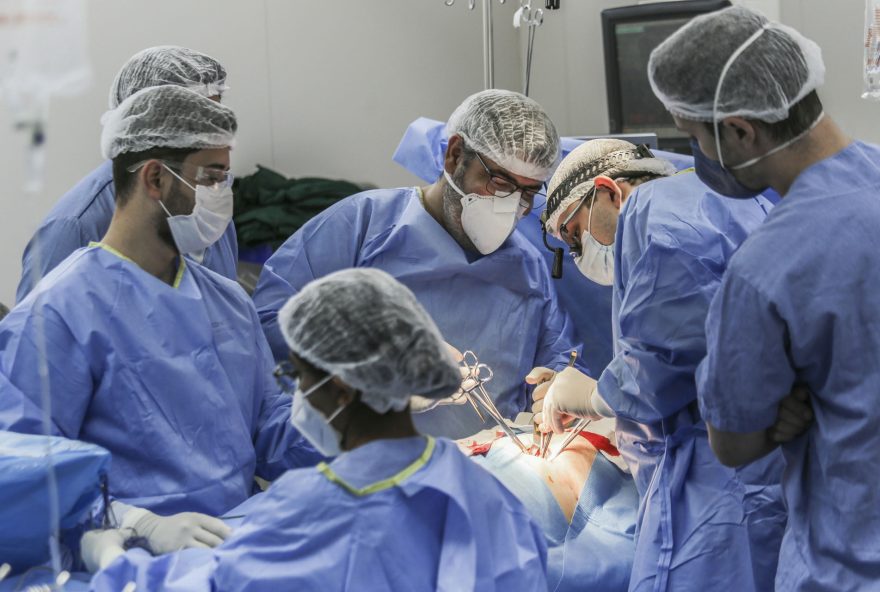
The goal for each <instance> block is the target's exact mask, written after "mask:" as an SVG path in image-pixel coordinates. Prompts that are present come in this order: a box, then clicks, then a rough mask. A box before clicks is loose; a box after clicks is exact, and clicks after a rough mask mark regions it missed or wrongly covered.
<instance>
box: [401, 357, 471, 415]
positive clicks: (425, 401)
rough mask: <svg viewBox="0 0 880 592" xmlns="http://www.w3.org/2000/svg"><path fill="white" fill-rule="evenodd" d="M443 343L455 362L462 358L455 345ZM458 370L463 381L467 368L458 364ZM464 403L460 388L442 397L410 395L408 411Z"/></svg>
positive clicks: (465, 399) (424, 410) (421, 410)
mask: <svg viewBox="0 0 880 592" xmlns="http://www.w3.org/2000/svg"><path fill="white" fill-rule="evenodd" d="M444 345H446V349H447V350H449V353H450V354H452V359H453V360H455V362H456V363H459V362H461V361H462V360H463V359H464V354H462V353H461V352H460V351H458V349H457V348H456V347H455V346H453V345H450V344H448V343H446V342H444ZM459 371H460V372H461V378H462V381H464V378H465V377H466V376H467V375H468V374H467V369H465V368H464V367H463V366H461V365H459ZM463 386H471V385H463ZM465 403H467V398H466V397H465V396H464V393H463V392H462V391H461V390H459V391H456V392H455V394H453V395H451V396H449V397H444V398H443V399H429V398H427V397H422V396H421V395H412V396H411V397H410V398H409V411H410V413H424V412H426V411H430V410H431V409H434V408H436V407H439V406H441V405H464V404H465Z"/></svg>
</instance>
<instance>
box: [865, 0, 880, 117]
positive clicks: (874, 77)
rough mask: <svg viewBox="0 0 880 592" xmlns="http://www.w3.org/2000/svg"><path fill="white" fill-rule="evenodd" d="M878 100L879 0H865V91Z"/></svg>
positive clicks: (870, 97) (879, 61)
mask: <svg viewBox="0 0 880 592" xmlns="http://www.w3.org/2000/svg"><path fill="white" fill-rule="evenodd" d="M862 98H863V99H874V100H875V101H880V0H865V93H864V94H863V95H862Z"/></svg>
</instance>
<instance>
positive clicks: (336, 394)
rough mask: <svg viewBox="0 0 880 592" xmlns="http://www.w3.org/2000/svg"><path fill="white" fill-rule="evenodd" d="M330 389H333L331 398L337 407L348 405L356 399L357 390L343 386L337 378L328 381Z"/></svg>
mask: <svg viewBox="0 0 880 592" xmlns="http://www.w3.org/2000/svg"><path fill="white" fill-rule="evenodd" d="M330 387H331V388H332V389H333V398H334V399H335V400H336V404H337V405H339V406H342V405H349V404H350V403H351V402H352V401H354V400H355V398H356V397H357V389H355V388H354V387H352V386H350V385H347V384H345V382H343V381H342V379H341V378H339V377H338V376H334V377H333V378H332V379H331V380H330Z"/></svg>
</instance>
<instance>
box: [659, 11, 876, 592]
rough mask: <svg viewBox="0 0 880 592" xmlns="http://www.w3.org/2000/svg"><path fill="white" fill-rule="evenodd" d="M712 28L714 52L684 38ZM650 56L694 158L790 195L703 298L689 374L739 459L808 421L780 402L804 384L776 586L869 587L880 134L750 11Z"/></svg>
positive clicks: (718, 434) (798, 49) (711, 173)
mask: <svg viewBox="0 0 880 592" xmlns="http://www.w3.org/2000/svg"><path fill="white" fill-rule="evenodd" d="M710 39H711V40H713V45H714V47H713V52H711V53H710V52H705V54H704V53H703V52H702V51H686V52H683V50H682V48H683V47H688V48H701V47H705V44H706V43H708V42H709V40H710ZM717 39H723V40H724V43H722V44H717V43H714V40H717ZM652 62H653V64H654V68H653V71H652V73H651V76H652V78H653V79H654V88H655V92H656V93H657V94H658V96H659V97H660V98H661V100H662V101H663V103H664V104H665V105H666V106H667V108H668V109H669V110H670V111H671V112H672V113H673V115H674V116H675V118H676V123H677V125H678V126H679V127H680V128H681V129H682V130H684V131H685V132H686V133H688V134H690V135H691V136H692V137H693V138H694V139H695V140H696V141H695V144H697V147H698V149H699V151H700V153H701V154H704V156H703V157H701V158H700V159H698V162H697V170H698V172H702V174H703V175H704V176H706V177H707V178H708V179H710V181H711V182H712V183H714V184H716V185H718V188H719V191H721V192H723V193H724V194H725V195H730V196H739V197H743V196H746V195H748V194H749V193H754V192H755V190H756V189H759V188H761V187H766V186H768V185H769V186H771V187H773V188H774V189H776V190H777V191H778V192H779V193H780V194H781V195H782V196H783V198H782V201H781V203H780V204H779V205H777V206H776V208H775V209H774V210H773V211H772V212H771V213H770V215H769V216H768V218H767V220H766V221H765V222H764V224H763V225H761V227H759V228H758V230H756V231H755V232H754V233H753V234H752V235H751V236H749V238H748V239H747V240H746V241H745V242H744V243H743V245H742V247H741V248H740V250H739V251H738V252H737V253H736V255H735V256H734V257H733V259H732V260H731V261H730V265H729V266H728V269H727V273H726V275H725V276H724V280H723V281H722V283H721V286H720V288H719V289H718V292H717V294H716V295H715V298H714V300H713V301H712V306H711V308H710V310H709V315H708V318H707V321H706V336H707V356H706V358H705V360H704V361H703V362H702V364H701V365H700V367H699V371H698V373H697V387H698V392H699V402H700V410H701V413H702V415H703V417H704V418H705V420H706V423H707V424H708V426H709V439H710V442H711V444H712V448H713V450H714V451H715V453H716V454H717V455H718V457H719V458H720V459H721V461H722V462H724V463H725V464H728V465H730V466H739V465H741V464H743V463H746V462H749V461H752V460H754V459H756V458H761V457H763V456H764V455H766V454H772V453H774V452H775V451H777V450H778V449H779V444H780V440H779V439H778V438H777V437H776V431H777V430H776V428H775V427H774V425H775V424H779V423H784V424H789V423H791V422H796V421H797V420H798V417H797V415H795V414H794V413H792V411H791V410H790V409H786V408H784V407H783V405H784V401H783V402H782V403H780V401H781V400H782V399H783V396H784V393H785V392H786V391H787V390H788V389H789V388H791V385H792V384H797V385H800V386H801V387H803V388H804V389H805V390H806V392H808V393H809V402H810V404H811V406H812V414H813V415H814V417H815V422H814V423H813V424H812V425H811V426H810V427H809V429H808V430H807V431H806V433H805V434H804V435H803V436H801V437H799V438H796V439H794V440H791V441H789V442H787V443H783V444H782V451H783V453H784V455H785V459H786V461H787V468H786V471H785V474H784V479H783V482H782V485H783V490H784V493H785V501H786V504H787V507H788V512H789V516H788V524H787V527H786V531H785V536H784V538H783V542H782V549H781V551H780V555H779V570H778V573H777V575H776V581H775V584H774V589H775V590H780V591H791V590H803V591H806V590H876V589H877V587H878V582H880V505H878V503H877V500H878V498H877V491H878V485H880V479H878V475H880V454H878V450H880V432H878V429H877V426H878V422H880V407H878V405H877V394H878V392H880V332H878V326H880V244H878V234H877V228H878V226H880V147H878V146H876V145H870V144H865V143H863V142H859V141H853V140H852V139H851V138H849V137H848V136H847V135H846V134H845V133H844V132H843V131H842V130H841V129H840V128H839V127H838V126H837V125H836V124H835V123H834V121H832V119H831V118H830V117H829V116H828V115H825V113H824V109H823V106H822V102H821V100H820V99H819V95H818V92H817V89H818V88H819V86H820V85H821V84H822V80H823V75H824V71H825V68H824V65H823V63H822V54H821V50H820V48H819V46H818V45H817V44H815V43H814V42H812V41H810V40H808V39H806V38H805V37H804V36H803V35H801V34H800V33H798V32H797V31H795V30H793V29H790V28H788V27H785V26H783V25H780V24H778V23H773V22H770V21H768V20H767V19H766V18H765V17H763V16H762V15H760V14H758V13H755V12H752V11H750V10H747V9H744V8H736V9H728V10H725V11H722V12H718V13H713V15H712V16H711V17H710V18H701V19H698V20H694V21H693V23H692V24H691V25H689V26H686V27H684V28H683V29H682V30H681V31H680V32H679V33H676V34H675V35H673V36H672V37H671V38H670V40H669V41H668V42H666V43H665V44H663V45H661V46H660V47H658V49H657V52H656V55H655V56H652ZM695 81H696V82H698V84H694V82H695ZM770 85H772V86H773V88H776V89H778V90H777V92H774V93H767V92H764V89H766V88H767V87H769V86H770ZM709 95H711V96H712V97H713V99H714V100H712V101H707V97H708V96H709ZM707 122H708V123H707ZM783 442H785V441H784V440H783Z"/></svg>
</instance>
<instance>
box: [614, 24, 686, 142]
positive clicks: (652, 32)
mask: <svg viewBox="0 0 880 592" xmlns="http://www.w3.org/2000/svg"><path fill="white" fill-rule="evenodd" d="M689 20H690V19H688V18H681V19H671V20H662V21H654V22H651V21H644V22H635V23H618V24H617V25H615V27H614V39H615V44H616V46H617V70H618V73H619V80H620V107H621V116H622V117H621V130H620V133H624V134H632V133H641V132H654V133H656V134H657V136H658V137H661V138H663V137H669V136H681V137H683V134H681V133H680V132H678V131H677V130H676V129H675V124H674V123H673V122H672V116H671V115H670V114H669V112H668V111H666V108H665V107H663V103H661V102H660V101H659V100H658V99H657V97H655V96H654V93H653V91H652V90H651V85H650V84H649V83H648V58H649V57H650V55H651V51H652V50H653V49H654V48H655V47H657V46H658V45H660V43H662V42H663V41H664V40H665V39H666V38H667V37H669V36H670V35H672V34H673V33H674V32H675V31H676V30H678V28H679V27H681V26H682V25H684V24H685V23H687V22H688V21H689Z"/></svg>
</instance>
